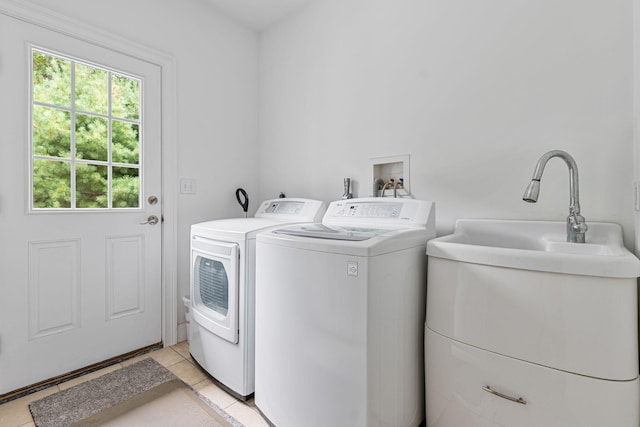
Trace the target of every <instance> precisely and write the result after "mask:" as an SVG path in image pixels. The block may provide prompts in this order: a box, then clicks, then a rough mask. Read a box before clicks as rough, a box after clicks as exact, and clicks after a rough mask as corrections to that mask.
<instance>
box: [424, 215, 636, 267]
mask: <svg viewBox="0 0 640 427" xmlns="http://www.w3.org/2000/svg"><path fill="white" fill-rule="evenodd" d="M587 225H588V226H589V230H588V231H587V235H586V242H585V243H569V242H567V241H566V223H565V222H561V221H517V220H478V219H461V220H458V221H457V222H456V225H455V230H454V233H453V234H451V235H448V236H444V237H440V238H437V239H433V240H430V241H429V242H428V244H427V255H429V256H434V257H440V258H447V259H452V260H456V261H464V262H471V263H476V264H485V265H493V266H498V267H509V268H518V269H525V270H534V271H547V272H553V273H566V274H578V275H586V276H600V277H619V278H631V277H638V276H640V261H639V260H638V259H637V258H636V257H635V256H634V255H633V254H632V253H631V252H629V250H627V249H626V248H625V247H624V245H623V241H622V229H621V227H620V226H619V225H618V224H613V223H594V222H588V223H587Z"/></svg>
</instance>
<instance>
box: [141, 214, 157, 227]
mask: <svg viewBox="0 0 640 427" xmlns="http://www.w3.org/2000/svg"><path fill="white" fill-rule="evenodd" d="M159 221H160V220H159V219H158V217H157V216H155V215H149V218H147V220H146V221H145V222H141V223H140V225H145V224H149V225H156V224H157V223H158V222H159Z"/></svg>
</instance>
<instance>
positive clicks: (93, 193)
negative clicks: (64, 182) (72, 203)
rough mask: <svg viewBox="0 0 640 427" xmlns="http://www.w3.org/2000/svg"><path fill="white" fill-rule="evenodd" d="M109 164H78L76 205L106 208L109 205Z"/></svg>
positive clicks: (78, 206)
mask: <svg viewBox="0 0 640 427" xmlns="http://www.w3.org/2000/svg"><path fill="white" fill-rule="evenodd" d="M108 192H109V177H108V171H107V166H99V165H91V164H83V163H77V164H76V207H77V208H80V209H83V208H84V209H86V208H106V207H107V206H108V205H109V194H108Z"/></svg>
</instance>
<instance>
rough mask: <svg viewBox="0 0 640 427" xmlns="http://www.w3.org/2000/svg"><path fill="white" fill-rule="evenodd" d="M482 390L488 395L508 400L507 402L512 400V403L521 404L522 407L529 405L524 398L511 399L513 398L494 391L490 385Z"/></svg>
mask: <svg viewBox="0 0 640 427" xmlns="http://www.w3.org/2000/svg"><path fill="white" fill-rule="evenodd" d="M482 389H483V390H484V391H486V392H488V393H491V394H495V395H496V396H498V397H501V398H503V399H507V400H510V401H512V402H516V403H520V404H522V405H526V404H527V401H526V400H524V399H523V398H521V397H511V396H507V395H506V394H502V393H500V392H498V391H495V390H493V389H492V388H491V387H489V386H488V385H485V386H482Z"/></svg>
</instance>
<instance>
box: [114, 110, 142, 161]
mask: <svg viewBox="0 0 640 427" xmlns="http://www.w3.org/2000/svg"><path fill="white" fill-rule="evenodd" d="M139 129H140V127H139V126H138V125H136V124H133V123H127V122H121V121H118V120H114V121H113V122H111V139H112V141H113V146H112V150H113V153H112V157H111V158H112V159H113V161H114V162H117V163H128V164H130V165H137V164H138V159H139V155H140V135H139Z"/></svg>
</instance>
